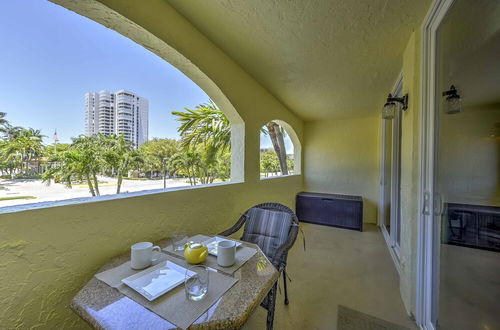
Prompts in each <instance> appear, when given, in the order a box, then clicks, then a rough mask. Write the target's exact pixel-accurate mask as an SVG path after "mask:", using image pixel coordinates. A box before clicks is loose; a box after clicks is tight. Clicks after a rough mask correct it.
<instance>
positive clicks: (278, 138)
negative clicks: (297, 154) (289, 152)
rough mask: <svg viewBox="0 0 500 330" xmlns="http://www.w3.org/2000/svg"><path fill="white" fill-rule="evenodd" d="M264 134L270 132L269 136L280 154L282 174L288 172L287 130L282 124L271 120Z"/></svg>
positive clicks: (277, 153) (275, 149) (278, 154)
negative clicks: (285, 137)
mask: <svg viewBox="0 0 500 330" xmlns="http://www.w3.org/2000/svg"><path fill="white" fill-rule="evenodd" d="M262 132H263V133H264V134H269V138H270V139H271V142H272V144H273V148H274V151H275V152H276V155H277V156H278V160H279V163H280V168H281V174H282V175H287V174H288V165H287V161H286V160H287V157H286V148H285V139H284V136H285V135H286V132H285V130H284V129H283V127H281V126H280V125H278V124H276V123H275V122H273V121H270V122H269V123H267V124H266V129H264V130H263V131H262Z"/></svg>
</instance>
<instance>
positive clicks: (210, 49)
mask: <svg viewBox="0 0 500 330" xmlns="http://www.w3.org/2000/svg"><path fill="white" fill-rule="evenodd" d="M56 2H59V3H64V5H65V6H71V7H72V8H73V9H74V10H76V11H77V12H83V11H86V12H87V13H88V14H89V15H97V16H99V15H101V9H100V4H99V3H97V2H95V1H91V0H82V1H72V0H60V1H56ZM102 3H104V4H105V5H107V6H108V7H110V8H113V9H114V10H116V11H117V12H119V13H120V14H121V15H123V16H125V17H127V18H128V19H129V20H131V21H133V22H135V23H137V24H138V25H140V26H142V27H144V28H146V29H147V30H148V31H150V32H151V33H153V34H154V35H155V36H156V37H158V38H160V39H161V40H164V41H165V42H167V43H168V44H169V45H170V46H172V47H173V48H175V49H177V50H178V51H179V52H180V53H181V54H182V55H184V56H185V57H186V58H187V59H189V61H191V63H192V65H195V66H196V67H197V68H199V69H200V70H201V71H203V72H204V73H205V74H206V75H207V76H208V77H209V78H210V79H212V81H213V82H214V83H215V85H217V86H218V87H219V88H220V89H221V90H222V92H223V93H224V94H225V96H227V98H228V100H229V101H230V102H231V104H232V105H233V106H234V108H236V110H237V111H238V113H239V114H240V116H241V117H242V119H243V120H244V122H245V132H244V134H245V159H244V167H245V172H244V176H245V182H243V183H237V184H228V185H220V186H213V187H206V188H199V189H187V190H181V191H173V192H166V193H158V194H154V195H147V196H141V197H133V198H126V199H118V200H110V201H102V202H94V203H87V204H79V205H71V206H61V207H52V208H46V209H39V210H33V211H22V212H16V213H10V214H3V215H0V283H1V285H0V305H1V306H2V308H0V328H7V329H11V328H17V329H28V328H33V329H35V328H36V329H70V328H86V327H87V326H86V324H85V323H84V322H83V321H81V320H80V319H79V318H78V317H77V316H76V315H75V314H74V313H73V312H72V311H71V310H70V309H69V308H68V304H69V302H70V300H71V299H72V297H73V296H74V295H75V294H76V292H77V291H78V290H79V289H80V288H81V287H82V286H83V285H84V284H85V283H86V282H87V281H88V280H89V279H90V278H91V277H92V275H93V274H94V272H95V271H96V270H97V269H98V268H99V267H100V266H102V265H103V263H105V262H106V260H108V259H109V258H111V257H113V256H116V255H118V254H121V253H124V252H126V251H127V250H128V248H129V246H130V245H131V244H132V243H133V242H137V241H144V240H150V241H154V240H158V239H161V238H163V237H165V236H168V235H169V234H170V233H171V232H172V231H173V230H175V229H176V228H183V229H186V230H187V231H188V232H189V234H195V233H206V234H214V233H217V232H219V231H221V230H223V229H226V228H227V227H228V226H230V225H231V224H232V223H234V222H235V221H236V220H237V218H238V217H239V215H240V214H241V213H242V212H243V211H245V210H246V209H247V208H248V207H250V206H252V205H254V204H256V203H259V202H264V201H276V202H281V203H284V204H286V205H288V206H290V207H292V208H294V198H295V194H296V193H297V192H299V191H301V190H303V182H302V181H303V180H302V176H300V175H296V176H290V177H284V178H275V179H269V180H260V179H259V146H260V145H259V144H260V139H259V128H260V127H261V126H262V125H264V124H265V123H266V122H268V121H269V120H271V119H281V120H284V121H286V122H287V123H288V124H290V125H291V127H293V129H294V130H295V132H296V133H297V136H298V138H299V139H302V121H301V120H300V119H299V118H297V117H296V116H295V115H293V114H292V113H291V112H290V111H289V110H288V109H287V108H285V107H284V106H283V105H282V104H281V103H280V102H279V101H278V100H276V99H275V98H274V97H273V96H272V95H271V94H270V93H269V92H268V91H266V90H265V89H264V88H262V86H261V85H260V84H259V83H258V82H256V81H255V80H254V79H253V78H252V77H251V76H249V75H248V74H247V73H246V72H244V71H243V70H242V69H241V68H240V67H239V66H238V65H237V64H236V63H235V62H233V61H232V60H231V59H230V58H229V57H228V56H226V55H225V54H224V53H223V52H222V51H220V49H218V48H217V47H216V46H215V45H214V44H213V43H211V42H210V41H209V40H208V39H206V38H205V37H204V36H203V35H202V34H200V33H199V32H198V31H197V30H196V29H195V28H194V27H193V26H192V25H191V24H189V22H187V21H186V20H185V19H184V18H183V17H182V16H180V15H179V14H178V13H177V12H176V11H175V10H173V9H172V8H171V7H170V6H169V5H168V4H167V3H166V2H165V1H161V0H151V1H148V5H147V6H144V5H143V4H144V3H143V2H142V1H140V0H129V1H118V0H109V1H108V0H106V1H105V0H103V1H102ZM101 16H102V17H101V20H102V22H103V23H109V24H108V25H109V26H112V27H114V28H116V29H122V30H124V31H127V29H128V28H129V27H130V25H127V24H129V23H127V24H125V25H124V26H120V25H119V23H117V22H119V21H120V20H121V18H120V17H119V15H117V14H113V15H108V14H106V15H101ZM117 24H118V25H117ZM173 62H175V61H173ZM181 69H182V70H183V69H185V68H181ZM187 71H188V70H187ZM193 79H194V78H193ZM195 81H196V79H195ZM207 93H208V94H209V95H211V94H210V91H207Z"/></svg>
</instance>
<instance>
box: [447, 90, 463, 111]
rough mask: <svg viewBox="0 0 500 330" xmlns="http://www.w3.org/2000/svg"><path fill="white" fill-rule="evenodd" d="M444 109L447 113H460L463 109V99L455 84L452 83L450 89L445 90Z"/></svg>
mask: <svg viewBox="0 0 500 330" xmlns="http://www.w3.org/2000/svg"><path fill="white" fill-rule="evenodd" d="M443 97H444V100H443V111H444V113H446V114H449V115H451V114H454V113H459V112H460V111H461V110H462V109H461V108H462V101H461V100H460V95H458V93H457V90H456V88H455V86H453V85H451V87H450V89H449V90H447V91H445V92H443Z"/></svg>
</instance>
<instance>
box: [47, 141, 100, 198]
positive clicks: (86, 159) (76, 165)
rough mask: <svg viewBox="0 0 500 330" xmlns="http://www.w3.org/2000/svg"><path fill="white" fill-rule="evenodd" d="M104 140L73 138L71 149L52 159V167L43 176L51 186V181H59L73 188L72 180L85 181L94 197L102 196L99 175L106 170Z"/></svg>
mask: <svg viewBox="0 0 500 330" xmlns="http://www.w3.org/2000/svg"><path fill="white" fill-rule="evenodd" d="M103 154H104V147H103V138H102V137H101V136H95V135H94V136H84V135H81V136H79V137H77V138H73V143H72V145H71V147H70V148H69V149H68V150H67V151H65V152H62V153H57V154H55V156H54V158H52V159H51V161H52V164H53V165H52V166H51V167H50V168H49V169H48V170H47V171H46V172H45V173H44V174H43V175H42V179H43V181H44V182H47V184H50V181H51V179H59V180H60V181H61V182H63V183H64V184H65V185H66V186H67V187H69V188H71V185H72V180H74V179H77V180H85V181H86V182H87V185H88V186H89V191H90V194H91V195H92V196H100V192H99V182H98V179H97V175H98V174H99V173H100V172H101V171H102V170H103V169H104V168H105V166H106V163H105V160H104V155H103Z"/></svg>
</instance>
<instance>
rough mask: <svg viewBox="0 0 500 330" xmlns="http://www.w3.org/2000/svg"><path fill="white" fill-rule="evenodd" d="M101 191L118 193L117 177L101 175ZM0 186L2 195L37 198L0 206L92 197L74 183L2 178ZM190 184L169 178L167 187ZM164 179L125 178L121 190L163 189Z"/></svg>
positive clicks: (5, 202)
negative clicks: (70, 185) (65, 184)
mask: <svg viewBox="0 0 500 330" xmlns="http://www.w3.org/2000/svg"><path fill="white" fill-rule="evenodd" d="M99 181H103V182H106V183H102V184H100V185H99V191H100V192H101V195H112V194H116V181H117V180H116V179H115V178H107V177H100V178H99ZM0 186H3V187H4V188H5V189H3V190H0V198H1V197H14V196H35V197H36V199H14V200H4V201H0V207H2V206H11V205H20V204H28V203H38V202H48V201H60V200H64V199H71V198H77V197H90V196H91V195H90V192H89V188H88V186H87V185H74V186H73V188H67V187H65V186H64V185H63V184H60V183H52V184H50V185H47V184H45V183H42V181H41V180H21V179H18V180H5V179H0ZM181 186H189V182H186V179H168V180H167V188H171V187H181ZM162 188H163V180H147V181H146V180H144V181H143V180H123V183H122V187H121V192H133V191H141V190H151V189H162Z"/></svg>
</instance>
